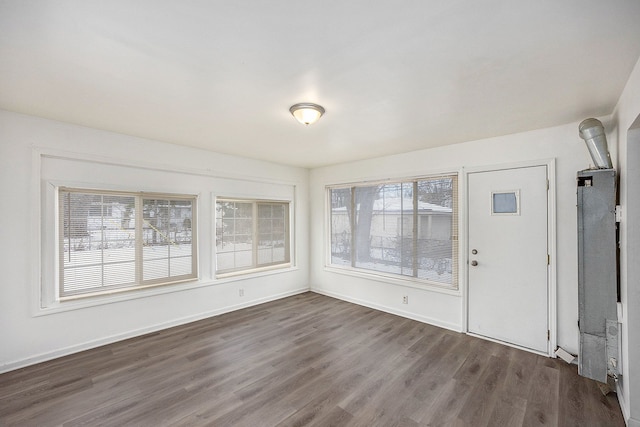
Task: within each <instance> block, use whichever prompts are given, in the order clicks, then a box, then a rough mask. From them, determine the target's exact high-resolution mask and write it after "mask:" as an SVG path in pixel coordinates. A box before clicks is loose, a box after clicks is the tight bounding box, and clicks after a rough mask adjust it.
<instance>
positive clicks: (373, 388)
mask: <svg viewBox="0 0 640 427" xmlns="http://www.w3.org/2000/svg"><path fill="white" fill-rule="evenodd" d="M0 425H2V426H14V425H16V426H54V425H64V426H80V425H89V426H103V425H104V426H128V425H135V426H200V425H211V426H252V427H253V426H474V427H479V426H509V427H512V426H581V427H584V426H624V421H623V419H622V414H621V412H620V408H619V406H618V403H617V400H616V397H615V395H613V394H610V395H608V396H603V395H602V394H601V393H600V391H599V389H598V387H597V385H596V384H595V383H594V382H593V381H590V380H587V379H585V378H582V377H579V376H578V375H577V372H576V367H575V366H571V365H567V364H566V363H564V362H562V361H561V360H554V359H549V358H545V357H542V356H536V355H534V354H530V353H527V352H523V351H520V350H516V349H513V348H510V347H505V346H501V345H499V344H495V343H492V342H488V341H484V340H481V339H477V338H473V337H469V336H466V335H464V334H459V333H455V332H451V331H448V330H444V329H440V328H436V327H433V326H430V325H426V324H423V323H419V322H416V321H413V320H408V319H405V318H402V317H398V316H394V315H391V314H387V313H383V312H380V311H376V310H372V309H369V308H366V307H361V306H358V305H354V304H350V303H347V302H344V301H339V300H336V299H332V298H329V297H326V296H322V295H318V294H314V293H305V294H302V295H297V296H294V297H290V298H286V299H282V300H279V301H274V302H271V303H267V304H262V305H259V306H255V307H251V308H247V309H244V310H239V311H236V312H233V313H228V314H225V315H221V316H218V317H215V318H211V319H207V320H203V321H199V322H195V323H191V324H188V325H184V326H179V327H175V328H171V329H167V330H164V331H161V332H156V333H152V334H148V335H145V336H142V337H139V338H134V339H130V340H126V341H122V342H119V343H115V344H111V345H107V346H104V347H100V348H97V349H93V350H89V351H85V352H82V353H78V354H75V355H71V356H67V357H63V358H60V359H56V360H53V361H50V362H46V363H41V364H39V365H35V366H31V367H27V368H24V369H20V370H17V371H13V372H9V373H6V374H3V375H0Z"/></svg>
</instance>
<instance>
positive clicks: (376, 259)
mask: <svg viewBox="0 0 640 427" xmlns="http://www.w3.org/2000/svg"><path fill="white" fill-rule="evenodd" d="M329 191H330V198H331V264H333V265H342V266H353V267H356V268H359V269H365V270H372V271H377V272H381V273H390V274H398V275H402V276H407V277H414V278H418V279H422V280H426V281H429V282H435V283H438V284H443V285H449V286H457V275H456V271H457V256H456V255H457V253H458V252H457V244H458V237H457V236H458V229H457V227H458V219H457V218H458V217H457V205H456V203H457V177H456V176H455V175H447V176H436V177H428V178H421V179H416V180H409V181H402V182H385V183H379V184H363V185H357V186H353V187H351V188H332V189H330V190H329ZM352 212H355V215H353V214H352ZM351 248H354V249H353V250H352V249H351Z"/></svg>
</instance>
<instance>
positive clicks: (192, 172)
mask: <svg viewBox="0 0 640 427" xmlns="http://www.w3.org/2000/svg"><path fill="white" fill-rule="evenodd" d="M46 158H50V159H62V160H71V161H79V162H86V163H95V164H103V165H112V166H118V167H122V166H125V167H131V168H135V169H139V170H148V171H159V172H173V173H179V174H184V175H188V176H201V177H206V178H213V179H224V180H233V181H238V182H244V183H256V184H271V185H277V186H289V187H291V188H292V191H293V194H292V196H291V197H290V198H289V197H286V198H285V199H282V198H279V199H278V200H287V201H289V203H290V210H289V215H290V216H289V218H290V227H291V229H290V233H289V234H290V257H291V266H290V267H289V268H283V269H278V270H270V271H263V272H256V273H252V274H246V275H241V276H236V277H229V278H224V279H217V278H215V272H214V271H213V269H215V265H214V264H213V263H209V266H208V268H207V270H208V271H207V273H206V277H205V278H202V271H201V269H202V267H203V266H202V264H201V263H199V265H198V277H201V279H199V280H197V281H189V282H185V283H178V284H175V285H171V286H158V287H152V288H148V289H141V290H138V291H137V292H122V293H119V294H110V295H102V296H96V297H95V298H85V299H80V300H72V301H66V302H65V303H64V304H61V303H60V302H59V301H56V300H55V298H51V295H54V296H55V295H56V292H57V289H54V287H53V284H52V283H51V282H52V278H53V277H58V271H57V269H58V263H57V260H58V248H57V245H56V244H55V243H52V242H51V241H50V239H51V237H52V236H50V235H49V236H47V234H51V233H50V231H51V230H53V228H54V226H55V224H57V215H58V213H57V212H55V214H54V215H47V214H46V212H44V211H43V209H45V208H46V207H47V206H52V204H51V203H53V201H47V199H48V198H53V197H54V195H53V188H55V186H67V187H86V186H90V187H92V188H96V189H100V188H102V189H105V190H107V189H115V190H122V191H130V190H131V188H130V187H127V186H122V185H109V186H101V185H100V184H96V183H91V184H88V183H86V182H78V181H64V180H56V179H46V180H43V175H42V164H43V159H46ZM301 183H302V182H301V181H298V180H287V179H273V178H271V177H259V176H250V175H246V174H240V173H235V172H233V171H225V172H224V173H221V171H219V170H217V169H210V168H206V169H201V168H192V167H181V166H175V165H169V164H164V163H163V164H160V163H156V162H149V161H143V160H140V159H134V160H132V159H131V158H125V157H109V156H104V155H96V154H93V153H86V152H75V151H68V150H62V149H58V148H51V147H44V146H37V145H34V146H33V147H32V150H31V181H30V187H29V188H30V191H29V193H30V206H29V214H30V218H29V220H30V224H31V228H30V235H29V241H30V242H31V244H30V247H31V250H30V259H32V260H33V262H32V263H31V264H32V266H31V268H30V286H29V287H28V288H29V297H30V307H31V310H30V312H31V315H32V316H33V317H40V316H48V315H51V314H56V313H63V312H68V311H74V310H80V309H85V308H90V307H96V306H101V305H106V304H112V303H119V302H123V301H130V300H135V299H138V298H149V297H153V296H157V295H164V294H170V293H173V292H184V291H189V290H194V289H199V288H206V287H211V286H218V285H224V284H225V283H229V282H234V281H239V280H250V279H254V278H259V277H263V276H270V275H274V274H287V273H292V272H296V271H298V270H299V267H298V266H297V262H296V260H297V258H298V251H299V248H298V245H296V237H295V236H296V234H295V233H296V226H295V225H296V222H297V218H296V213H297V210H296V206H297V203H298V202H297V200H298V197H297V196H298V194H299V189H298V186H299V185H301ZM207 193H208V194H209V195H210V196H211V197H210V199H209V203H212V204H214V205H215V194H214V193H209V192H207ZM200 195H201V194H200V193H198V196H199V197H200ZM243 197H251V198H260V195H256V194H246V195H243ZM263 197H264V195H263ZM209 203H207V204H209ZM202 208H203V205H202V204H201V203H199V204H198V216H199V217H202V215H200V210H201V209H202ZM201 225H202V224H201ZM201 230H202V227H201ZM45 231H46V232H45ZM211 234H212V233H211ZM211 240H212V241H210V242H208V244H207V250H211V252H210V253H213V252H214V250H215V242H214V241H213V239H211ZM201 245H202V241H201V242H200V243H199V244H198V245H197V250H198V255H197V256H198V259H200V260H202V257H201V253H200V251H201V249H202V248H201ZM45 258H46V259H49V260H50V262H49V265H47V261H46V259H45Z"/></svg>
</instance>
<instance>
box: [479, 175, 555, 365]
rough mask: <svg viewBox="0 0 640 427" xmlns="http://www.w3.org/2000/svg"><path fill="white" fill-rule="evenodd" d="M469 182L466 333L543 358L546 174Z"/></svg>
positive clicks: (545, 331) (487, 177) (545, 348)
mask: <svg viewBox="0 0 640 427" xmlns="http://www.w3.org/2000/svg"><path fill="white" fill-rule="evenodd" d="M468 178H469V179H468V183H469V187H468V197H469V204H468V207H469V211H468V218H469V248H468V250H469V254H468V256H469V275H468V277H469V298H468V330H469V332H470V333H472V334H476V335H481V336H485V337H488V338H492V339H495V340H498V341H502V342H505V343H510V344H514V345H517V346H520V347H524V348H528V349H531V350H534V351H537V352H542V353H546V352H547V351H548V328H549V326H548V307H549V303H548V301H549V300H548V273H547V271H548V263H549V261H548V237H547V236H548V232H547V231H548V230H547V227H548V220H547V215H548V213H547V204H548V200H547V193H548V184H547V167H546V166H533V167H523V168H514V169H503V170H496V171H489V172H475V173H469V175H468Z"/></svg>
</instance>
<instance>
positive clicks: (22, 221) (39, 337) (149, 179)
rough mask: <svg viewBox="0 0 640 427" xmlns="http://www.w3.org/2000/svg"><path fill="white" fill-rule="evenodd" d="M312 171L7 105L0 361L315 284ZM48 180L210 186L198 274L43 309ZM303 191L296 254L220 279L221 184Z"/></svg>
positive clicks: (4, 365)
mask: <svg viewBox="0 0 640 427" xmlns="http://www.w3.org/2000/svg"><path fill="white" fill-rule="evenodd" d="M34 153H35V154H34ZM38 153H41V154H46V155H45V156H41V155H40V154H38ZM51 156H53V157H51ZM72 158H79V159H81V160H80V161H78V160H71V159H72ZM34 159H35V160H34ZM123 164H127V165H128V166H127V167H123V166H121V165H123ZM119 165H120V166H119ZM308 175H309V172H308V170H306V169H302V168H293V167H287V166H281V165H276V164H271V163H266V162H260V161H255V160H250V159H243V158H239V157H234V156H228V155H222V154H217V153H212V152H206V151H202V150H196V149H190V148H185V147H180V146H176V145H171V144H164V143H160V142H154V141H149V140H144V139H140V138H134V137H130V136H124V135H120V134H115V133H110V132H105V131H100V130H96V129H89V128H84V127H80V126H74V125H70V124H65V123H60V122H55V121H51V120H45V119H40V118H36V117H31V116H26V115H20V114H15V113H11V112H6V111H0V177H1V180H0V189H1V191H0V194H2V199H1V200H2V203H1V205H0V206H2V209H1V212H2V222H1V223H2V231H3V233H2V237H3V239H2V241H3V244H2V245H0V266H1V267H2V268H1V270H0V271H2V279H1V280H0V343H1V344H0V372H2V371H7V370H11V369H14V368H17V367H19V366H23V365H26V364H30V363H34V362H37V361H41V360H45V359H48V358H52V357H56V356H59V355H61V354H66V353H70V352H74V351H78V350H82V349H85V348H89V347H93V346H97V345H100V344H103V343H106V342H111V341H115V340H118V339H122V338H126V337H129V336H134V335H139V334H141V333H144V332H148V331H152V330H156V329H160V328H163V327H167V326H171V325H175V324H180V323H185V322H188V321H192V320H196V319H199V318H204V317H208V316H211V315H215V314H219V313H222V312H226V311H230V310H234V309H237V308H241V307H244V306H248V305H253V304H257V303H260V302H264V301H268V300H271V299H276V298H280V297H284V296H287V295H292V294H295V293H299V292H303V291H305V290H308V277H309V268H308V263H309V255H308V248H309V244H308V226H309V221H308V218H309V211H308V206H309V203H308ZM49 181H61V182H67V183H76V184H77V185H82V186H85V185H86V187H87V188H93V187H112V186H115V187H116V188H119V189H129V190H134V189H136V188H137V189H138V190H141V191H166V192H186V193H192V194H193V193H196V194H199V200H198V211H199V221H198V225H199V233H198V235H199V242H198V247H199V256H200V258H199V264H200V280H199V282H197V283H186V284H179V285H171V286H165V287H161V288H156V289H153V290H150V291H138V292H137V293H135V294H129V295H135V296H136V298H135V299H130V298H127V299H124V295H123V294H120V295H116V296H113V297H105V298H101V299H97V300H91V301H93V302H99V304H96V305H93V302H91V303H90V302H88V301H86V300H85V301H79V302H72V303H62V304H59V305H56V304H53V305H52V306H51V307H50V308H49V309H40V308H39V306H40V304H39V289H40V288H39V286H40V280H39V278H38V274H39V273H38V272H39V266H40V265H41V264H40V262H41V260H40V256H39V248H38V245H39V244H40V242H41V241H40V239H39V238H38V234H39V233H40V231H41V230H42V237H43V239H44V240H43V243H44V247H43V249H42V250H43V254H44V257H43V258H44V261H45V262H44V266H45V269H44V270H43V272H44V273H45V274H44V276H46V277H43V280H44V282H47V281H49V282H50V281H51V277H49V276H50V275H51V274H50V271H49V267H47V265H50V264H51V263H50V262H49V261H51V258H50V257H51V247H50V245H48V244H47V242H46V238H47V236H50V230H49V229H48V228H47V226H46V225H47V221H45V222H44V225H45V227H44V228H41V227H40V225H41V221H40V217H41V215H40V209H39V208H38V203H39V194H40V187H41V186H42V187H44V188H46V187H47V185H48V184H47V182H49ZM294 193H295V201H294V203H295V211H294V214H295V218H294V221H295V235H294V237H295V241H294V248H295V264H296V265H295V266H294V267H293V268H290V269H287V270H285V271H282V272H279V273H276V274H274V273H271V274H266V275H260V276H259V277H244V278H242V279H236V280H229V279H225V280H215V278H214V277H213V274H212V271H213V250H212V245H213V243H212V242H213V240H212V237H213V226H212V223H213V219H212V211H213V197H214V195H216V194H217V195H224V196H228V197H233V196H237V197H239V196H245V197H247V196H248V197H251V196H255V197H259V196H261V195H262V196H265V195H266V196H271V197H277V198H280V199H281V198H283V197H287V195H292V194H294ZM43 206H44V207H43V209H44V210H45V211H46V210H47V207H46V203H45V204H44V205H43ZM47 217H50V216H48V215H47V214H46V212H45V218H47ZM49 228H50V227H49ZM47 260H48V261H47ZM240 288H242V289H244V297H240V296H239V289H240ZM69 306H73V307H76V308H75V309H72V310H68V307H69Z"/></svg>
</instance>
